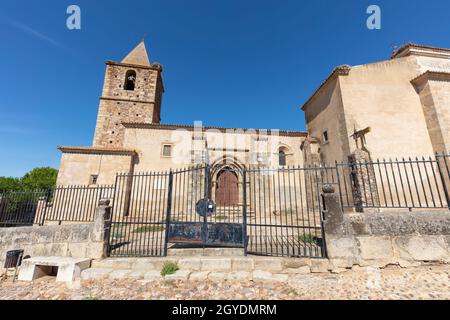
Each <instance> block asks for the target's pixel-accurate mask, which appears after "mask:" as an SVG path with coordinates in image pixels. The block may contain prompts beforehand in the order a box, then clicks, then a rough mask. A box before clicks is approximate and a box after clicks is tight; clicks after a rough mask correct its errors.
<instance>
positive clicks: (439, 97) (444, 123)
mask: <svg viewBox="0 0 450 320" xmlns="http://www.w3.org/2000/svg"><path fill="white" fill-rule="evenodd" d="M429 88H430V92H431V95H432V97H433V102H434V110H433V111H434V114H435V115H436V119H437V122H438V125H439V129H438V130H439V132H440V135H441V137H442V145H441V146H440V147H438V148H437V149H435V151H436V152H449V151H450V82H449V81H438V80H434V81H429ZM435 130H436V129H435Z"/></svg>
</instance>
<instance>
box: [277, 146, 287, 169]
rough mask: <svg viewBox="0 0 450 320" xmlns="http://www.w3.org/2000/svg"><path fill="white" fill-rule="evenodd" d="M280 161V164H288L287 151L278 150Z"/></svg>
mask: <svg viewBox="0 0 450 320" xmlns="http://www.w3.org/2000/svg"><path fill="white" fill-rule="evenodd" d="M278 163H279V165H280V166H285V165H286V152H284V150H280V151H279V152H278Z"/></svg>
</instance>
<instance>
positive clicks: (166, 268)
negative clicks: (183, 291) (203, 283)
mask: <svg viewBox="0 0 450 320" xmlns="http://www.w3.org/2000/svg"><path fill="white" fill-rule="evenodd" d="M179 269H180V268H179V267H178V264H176V263H175V262H165V263H164V265H163V266H162V269H161V275H162V276H163V277H164V276H166V275H168V274H174V273H175V272H177V271H178V270H179Z"/></svg>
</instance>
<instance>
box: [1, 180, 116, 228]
mask: <svg viewBox="0 0 450 320" xmlns="http://www.w3.org/2000/svg"><path fill="white" fill-rule="evenodd" d="M113 197H114V186H103V185H99V186H58V187H55V188H53V189H49V190H30V191H12V192H4V193H2V194H0V227H13V226H30V225H33V224H36V225H43V224H45V223H46V222H49V221H54V222H63V221H65V222H92V221H94V215H95V209H96V208H97V205H98V202H99V200H100V199H102V198H109V199H113Z"/></svg>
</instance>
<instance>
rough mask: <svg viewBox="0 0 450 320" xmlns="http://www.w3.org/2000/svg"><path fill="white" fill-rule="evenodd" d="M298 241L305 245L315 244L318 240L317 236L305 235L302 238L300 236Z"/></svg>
mask: <svg viewBox="0 0 450 320" xmlns="http://www.w3.org/2000/svg"><path fill="white" fill-rule="evenodd" d="M298 240H300V241H301V242H304V243H314V242H316V240H317V237H316V235H315V234H312V233H304V234H302V235H300V236H298Z"/></svg>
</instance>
